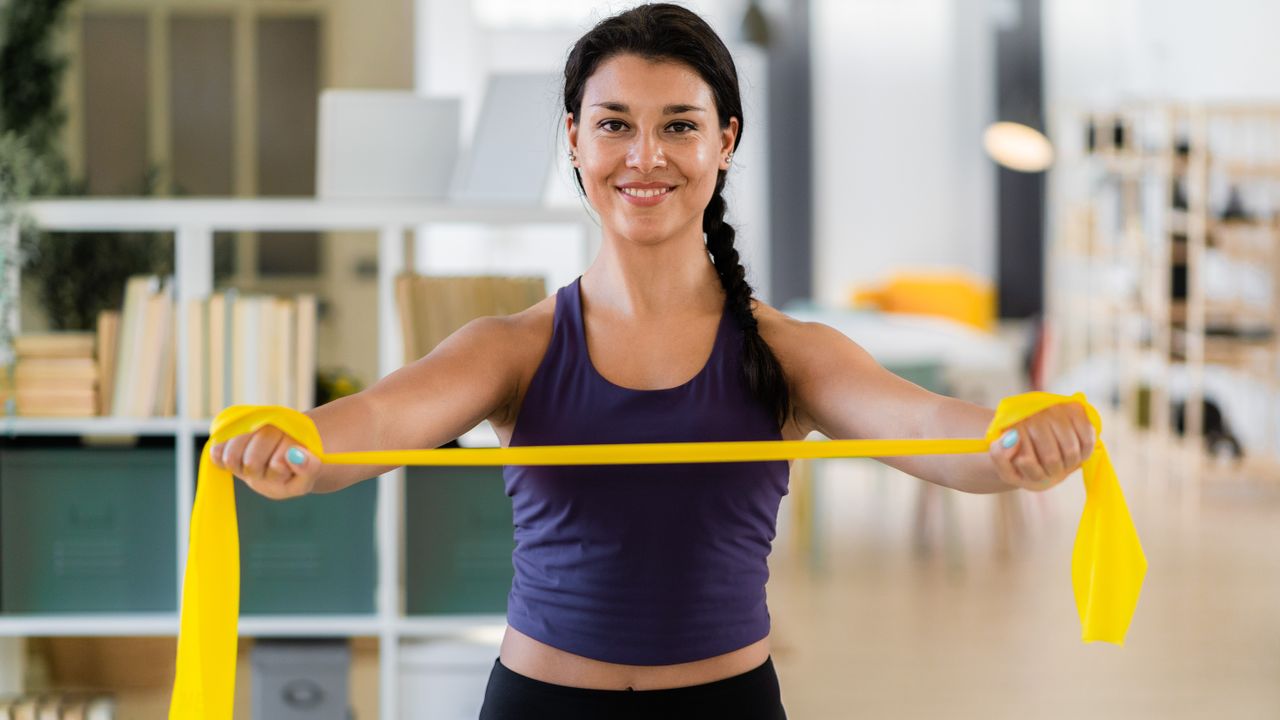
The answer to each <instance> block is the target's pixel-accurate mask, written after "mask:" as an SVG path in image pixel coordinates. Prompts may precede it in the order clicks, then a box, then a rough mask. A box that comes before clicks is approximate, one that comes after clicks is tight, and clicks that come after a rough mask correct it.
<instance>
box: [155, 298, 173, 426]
mask: <svg viewBox="0 0 1280 720" xmlns="http://www.w3.org/2000/svg"><path fill="white" fill-rule="evenodd" d="M163 336H164V340H163V341H162V344H161V346H160V348H161V349H160V353H161V355H160V378H159V380H160V388H159V390H158V391H157V393H158V397H157V399H156V407H155V413H154V414H155V415H158V416H160V417H174V416H175V415H177V414H178V314H177V313H176V312H175V306H174V299H173V295H172V294H170V295H169V296H168V298H166V301H165V317H164V333H163Z"/></svg>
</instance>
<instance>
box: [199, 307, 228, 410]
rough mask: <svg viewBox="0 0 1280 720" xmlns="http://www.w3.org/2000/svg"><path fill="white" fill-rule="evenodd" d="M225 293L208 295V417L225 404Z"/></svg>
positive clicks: (226, 309) (226, 311)
mask: <svg viewBox="0 0 1280 720" xmlns="http://www.w3.org/2000/svg"><path fill="white" fill-rule="evenodd" d="M227 313H228V302H227V295H226V294H224V293H214V294H213V295H210V296H209V307H208V319H209V332H208V355H207V357H208V366H209V371H208V372H209V387H208V397H207V399H206V400H205V407H204V410H205V412H206V413H207V414H208V416H209V417H212V416H214V415H217V414H218V413H219V412H221V411H222V409H223V408H225V407H226V406H227V373H228V368H227V332H228V325H227Z"/></svg>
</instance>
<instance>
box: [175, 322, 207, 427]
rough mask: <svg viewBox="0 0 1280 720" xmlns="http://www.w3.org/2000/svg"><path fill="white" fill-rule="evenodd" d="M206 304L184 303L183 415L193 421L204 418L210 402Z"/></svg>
mask: <svg viewBox="0 0 1280 720" xmlns="http://www.w3.org/2000/svg"><path fill="white" fill-rule="evenodd" d="M208 306H209V303H208V301H206V300H201V299H193V300H188V301H187V308H186V322H187V378H186V383H185V384H184V385H183V390H182V397H183V400H184V402H185V403H186V408H185V409H184V410H183V415H184V416H185V417H187V418H190V419H192V420H203V419H204V418H205V417H207V412H208V411H207V410H206V409H205V408H206V406H207V404H208V402H209V391H208V384H207V383H208V382H209V379H208V377H207V375H208V372H207V368H208V360H209V357H208V355H209V351H208V340H209V332H210V331H209V329H208V327H207V326H206V319H207V313H208Z"/></svg>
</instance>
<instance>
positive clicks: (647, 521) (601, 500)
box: [213, 5, 1093, 719]
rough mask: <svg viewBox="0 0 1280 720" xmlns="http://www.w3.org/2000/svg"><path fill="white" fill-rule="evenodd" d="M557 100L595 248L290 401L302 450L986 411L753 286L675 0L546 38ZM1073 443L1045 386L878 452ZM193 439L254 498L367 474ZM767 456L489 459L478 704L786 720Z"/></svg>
mask: <svg viewBox="0 0 1280 720" xmlns="http://www.w3.org/2000/svg"><path fill="white" fill-rule="evenodd" d="M564 103H565V131H566V137H567V140H568V147H569V155H570V159H571V162H572V164H573V166H574V168H575V173H576V175H577V178H578V183H579V186H580V187H581V189H582V190H583V192H584V193H585V194H586V197H587V199H588V201H589V202H590V203H591V205H592V207H593V208H595V210H596V212H597V213H599V216H600V221H601V225H602V226H603V231H604V238H603V245H602V247H601V250H600V253H599V255H598V256H597V257H596V258H595V260H594V261H593V262H592V263H591V266H590V267H589V268H588V269H587V270H586V271H585V272H584V273H583V274H582V276H581V277H580V278H579V279H578V280H576V281H574V282H573V283H571V284H570V285H568V286H566V287H564V288H561V289H560V290H559V291H558V292H556V293H555V295H553V296H551V297H548V298H547V299H545V300H544V301H542V302H541V303H539V304H537V305H535V306H534V307H532V308H530V309H528V310H526V311H524V312H522V313H519V314H516V315H512V316H509V317H491V318H482V319H479V320H476V321H474V322H471V323H469V324H468V325H466V326H465V327H463V328H462V329H461V330H459V331H458V332H456V333H454V334H453V335H452V336H451V337H449V338H448V339H447V340H446V341H445V342H443V343H441V345H440V346H439V347H438V348H437V349H436V350H434V351H433V352H431V353H430V354H429V355H427V356H426V357H424V358H422V359H420V360H418V361H417V362H415V363H413V364H411V365H409V366H407V367H405V368H402V369H401V370H399V371H397V372H395V373H393V374H391V375H389V376H388V377H386V378H384V379H383V380H381V381H380V382H378V383H377V384H376V385H374V386H372V387H370V388H369V389H367V390H365V391H364V392H361V393H359V394H357V395H354V396H351V397H347V398H343V399H340V400H336V401H334V402H332V403H329V404H327V405H325V406H323V407H319V408H316V409H315V410H313V411H312V412H311V413H310V416H311V417H312V419H313V420H314V421H315V423H316V425H317V427H318V428H319V430H320V433H321V436H322V438H323V441H324V445H325V448H326V449H328V450H331V451H334V452H341V451H346V450H370V449H396V448H415V447H437V446H439V445H442V444H444V443H446V442H448V441H449V440H452V439H453V438H455V437H457V436H459V435H461V434H462V433H463V432H465V431H466V430H468V429H470V428H471V427H473V426H475V425H476V424H477V423H479V422H480V421H481V420H486V419H487V420H488V421H489V422H490V423H491V424H492V425H493V427H494V429H495V430H496V431H497V434H498V436H499V438H500V440H501V442H502V445H504V446H510V445H547V444H579V443H613V442H623V443H635V442H681V441H711V440H777V439H801V438H804V437H805V436H807V435H808V434H809V433H810V432H811V431H814V430H817V431H820V432H822V433H823V434H825V435H827V436H829V437H832V438H858V437H893V438H911V437H980V436H982V435H983V434H984V433H985V431H986V428H987V426H988V424H989V423H990V422H991V419H992V417H993V413H992V411H990V410H987V409H984V408H981V407H978V406H975V405H972V404H969V403H965V402H961V401H958V400H955V399H951V398H946V397H942V396H938V395H935V394H932V393H930V392H927V391H925V390H923V389H921V388H919V387H917V386H915V385H912V384H910V383H908V382H906V381H904V380H902V379H899V378H898V377H896V376H894V375H893V374H891V373H889V372H887V371H885V370H884V369H883V368H881V367H879V366H878V365H877V364H876V363H875V361H874V360H872V359H871V357H870V356H868V355H867V353H866V352H864V351H863V350H862V349H861V348H859V347H858V346H857V345H856V344H855V343H853V342H851V341H850V340H848V339H847V338H845V337H844V336H843V335H841V334H839V333H837V332H836V331H834V330H832V329H831V328H828V327H825V326H823V325H819V324H814V323H801V322H797V321H795V320H792V319H790V318H788V317H787V316H785V315H783V314H782V313H780V312H778V311H777V310H775V309H773V308H771V307H769V306H768V305H765V304H764V303H762V302H759V301H757V300H754V299H753V298H752V297H751V292H752V291H751V287H750V286H749V285H748V284H747V282H746V279H745V272H744V269H743V267H742V265H741V264H740V263H739V261H738V253H737V251H736V250H735V249H734V230H733V228H732V227H730V226H729V225H728V224H726V223H725V222H724V212H725V201H724V198H723V196H722V194H721V192H722V190H723V188H724V184H725V178H726V176H727V173H728V171H729V168H730V166H731V162H732V158H733V151H734V149H735V148H736V147H737V145H738V142H739V141H740V140H741V137H742V129H743V116H742V107H741V101H740V98H739V94H738V83H737V74H736V70H735V69H734V65H733V61H732V59H731V57H730V55H729V52H728V51H727V49H726V48H725V46H724V44H723V43H722V42H721V41H720V39H719V38H718V37H717V36H716V35H715V33H714V32H713V31H712V30H711V28H710V27H709V26H707V25H706V23H705V22H703V21H702V20H701V19H700V18H699V17H697V16H696V15H694V14H693V13H691V12H689V11H688V10H685V9H683V8H680V7H677V6H673V5H647V6H641V7H637V8H635V9H633V10H629V11H627V12H624V13H622V14H620V15H618V16H616V17H612V18H609V19H606V20H604V21H602V22H601V23H599V24H598V25H597V26H596V27H595V28H593V29H592V30H591V31H590V32H588V33H587V34H586V35H585V36H583V37H582V38H581V39H580V40H579V41H578V43H577V44H576V45H575V46H574V48H573V51H572V53H571V54H570V56H569V59H568V63H567V64H566V67H565V85H564ZM1018 438H1022V439H1021V440H1018ZM1092 438H1093V431H1092V428H1091V427H1090V426H1089V424H1088V422H1087V420H1086V418H1085V415H1084V412H1083V410H1082V409H1081V408H1079V407H1077V406H1074V405H1069V406H1062V407H1057V408H1053V409H1051V410H1048V411H1045V412H1043V413H1041V414H1039V415H1036V416H1033V417H1031V418H1028V419H1027V420H1026V421H1024V422H1023V423H1020V426H1019V427H1017V428H1016V429H1015V430H1014V431H1011V432H1010V433H1008V436H1007V437H1006V438H1005V439H1004V440H1003V441H1001V442H997V443H995V444H993V446H992V448H991V452H990V453H989V454H986V455H968V456H932V457H913V458H890V459H886V462H888V463H889V464H891V465H893V466H894V467H897V468H900V469H902V470H904V471H906V472H908V473H910V474H912V475H916V476H918V477H921V478H924V479H926V480H930V481H932V482H935V483H938V484H941V485H946V486H949V487H954V488H958V489H961V490H966V491H970V492H994V491H1000V490H1007V489H1010V488H1012V487H1023V488H1028V489H1033V490H1044V489H1047V488H1049V487H1051V486H1053V485H1055V484H1057V483H1058V482H1060V481H1061V480H1062V479H1063V478H1065V477H1066V476H1067V475H1068V474H1069V473H1070V472H1072V471H1074V470H1075V469H1076V468H1077V467H1078V466H1079V465H1080V464H1081V462H1082V461H1083V459H1084V458H1085V457H1087V456H1088V454H1089V453H1090V451H1091V450H1092ZM213 457H214V458H218V459H220V462H221V463H222V464H225V466H226V467H227V468H229V469H230V470H232V471H233V472H235V473H236V474H237V475H238V476H239V477H241V478H243V479H244V481H245V482H247V483H248V484H249V485H250V486H251V487H252V488H253V489H254V490H256V491H258V492H260V493H262V494H263V495H266V496H268V497H272V498H285V497H291V496H295V495H302V494H306V493H309V492H332V491H335V490H339V489H342V488H344V487H346V486H348V485H351V484H352V483H355V482H357V481H359V480H363V479H365V478H368V477H371V476H373V475H376V474H378V473H381V472H384V471H386V470H388V469H389V468H381V467H380V468H374V467H364V468H358V467H344V466H333V467H321V466H320V463H319V462H318V461H316V460H315V459H314V458H313V457H311V456H309V455H307V454H305V453H304V452H303V451H302V450H301V449H299V448H296V447H294V446H293V443H292V442H291V440H290V439H289V438H287V437H285V436H283V435H282V434H281V433H280V431H278V430H276V429H275V428H271V427H267V428H263V429H262V430H259V431H258V432H256V433H254V434H252V435H241V436H239V437H236V438H233V439H231V440H230V441H228V442H226V443H225V444H223V445H221V446H219V447H216V448H214V449H213ZM788 469H789V468H788V464H787V463H785V462H757V463H722V464H706V465H646V466H609V467H560V468H554V467H507V468H505V470H504V474H505V478H506V485H507V491H508V494H509V495H511V497H512V500H513V508H514V512H513V516H514V521H515V537H516V549H515V552H514V555H513V564H514V566H515V579H514V581H513V583H512V588H511V594H510V596H509V598H508V611H507V617H508V627H507V630H506V634H505V637H504V639H503V642H502V647H501V651H500V655H499V658H498V660H497V661H495V663H494V668H493V672H492V675H491V677H490V681H489V687H488V690H487V692H486V696H485V704H484V709H483V711H482V713H481V716H482V717H483V718H494V719H497V718H539V717H556V718H576V717H583V718H586V717H593V718H596V717H599V718H614V717H628V716H631V715H635V716H637V717H640V716H645V717H685V716H687V717H736V718H782V717H785V714H784V712H783V708H782V703H781V699H780V693H779V688H778V682H777V677H776V675H775V674H774V669H773V665H772V663H771V661H770V655H769V637H768V635H769V615H768V610H767V608H766V605H765V592H764V589H765V581H766V579H767V577H768V567H767V563H766V560H767V556H768V553H769V548H770V543H771V541H772V539H773V536H774V527H775V521H776V518H777V512H778V504H779V502H780V500H781V498H782V496H783V495H784V494H785V493H786V491H787V475H788Z"/></svg>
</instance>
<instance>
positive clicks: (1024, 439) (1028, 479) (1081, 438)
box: [991, 403, 1094, 491]
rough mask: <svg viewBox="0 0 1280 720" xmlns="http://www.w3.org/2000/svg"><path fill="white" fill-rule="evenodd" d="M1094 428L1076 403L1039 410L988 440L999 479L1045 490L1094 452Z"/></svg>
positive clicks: (1029, 488) (1060, 480)
mask: <svg viewBox="0 0 1280 720" xmlns="http://www.w3.org/2000/svg"><path fill="white" fill-rule="evenodd" d="M1093 446H1094V431H1093V425H1091V424H1089V417H1088V415H1087V414H1086V413H1085V410H1084V407H1082V406H1081V405H1080V404H1079V403H1064V404H1062V405H1055V406H1053V407H1050V408H1046V409H1044V410H1041V411H1040V412H1038V413H1036V414H1035V415H1032V416H1030V417H1028V418H1026V419H1025V420H1023V421H1022V422H1020V423H1017V424H1016V425H1014V426H1013V427H1012V428H1008V429H1006V430H1005V432H1004V433H1003V434H1002V435H1001V436H1000V438H999V439H997V440H996V441H995V442H993V443H991V459H992V460H993V461H994V462H995V465H996V471H997V472H998V473H999V475H1000V479H1001V480H1003V481H1005V482H1006V483H1008V484H1010V485H1014V486H1016V487H1020V488H1024V489H1026V490H1037V491H1040V490H1048V489H1049V488H1051V487H1053V486H1054V485H1057V484H1058V483H1060V482H1062V481H1063V480H1065V479H1066V477H1067V476H1068V475H1070V474H1071V473H1073V472H1075V471H1076V470H1077V469H1078V468H1079V467H1080V466H1081V465H1082V464H1084V461H1085V460H1086V459H1088V457H1089V456H1090V455H1092V454H1093Z"/></svg>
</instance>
